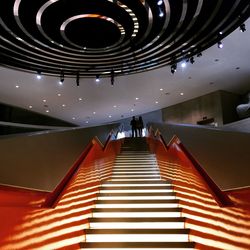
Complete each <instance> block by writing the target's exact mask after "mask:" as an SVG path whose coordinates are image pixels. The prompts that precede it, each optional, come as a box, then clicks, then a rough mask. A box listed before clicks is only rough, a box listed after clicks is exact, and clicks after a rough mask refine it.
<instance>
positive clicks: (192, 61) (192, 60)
mask: <svg viewBox="0 0 250 250" xmlns="http://www.w3.org/2000/svg"><path fill="white" fill-rule="evenodd" d="M189 61H190V63H191V64H194V62H195V61H194V57H193V56H192V57H190V59H189Z"/></svg>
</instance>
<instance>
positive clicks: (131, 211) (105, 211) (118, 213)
mask: <svg viewBox="0 0 250 250" xmlns="http://www.w3.org/2000/svg"><path fill="white" fill-rule="evenodd" d="M181 211H182V209H181V208H93V209H92V215H93V217H95V218H100V217H102V218H103V217H105V218H131V217H133V218H134V217H136V218H146V217H150V218H152V217H153V218H159V217H160V218H161V217H167V218H169V217H181Z"/></svg>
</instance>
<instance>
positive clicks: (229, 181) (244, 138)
mask: <svg viewBox="0 0 250 250" xmlns="http://www.w3.org/2000/svg"><path fill="white" fill-rule="evenodd" d="M151 125H152V126H153V128H154V130H155V129H157V128H159V129H160V131H161V133H162V135H163V137H164V138H165V140H166V142H169V141H170V140H171V138H172V137H173V135H177V136H178V137H179V139H180V140H181V142H182V143H183V144H184V146H185V147H186V148H187V150H188V151H189V152H190V153H191V154H192V155H193V156H194V158H195V159H196V160H197V161H198V162H199V163H200V165H201V166H202V167H203V168H204V169H205V170H206V171H207V173H208V175H209V176H210V177H211V178H212V179H213V180H214V182H215V183H216V184H217V185H218V186H219V187H220V188H221V189H223V190H225V189H232V188H238V187H244V186H250V171H249V162H250V134H249V133H240V132H232V131H222V130H219V129H209V128H204V127H202V126H194V125H177V124H151Z"/></svg>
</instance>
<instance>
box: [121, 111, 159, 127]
mask: <svg viewBox="0 0 250 250" xmlns="http://www.w3.org/2000/svg"><path fill="white" fill-rule="evenodd" d="M139 116H141V117H142V119H143V123H144V126H146V124H147V123H148V122H152V121H153V122H162V111H161V110H156V111H152V112H149V113H144V114H140V115H136V118H138V117H139ZM131 120H132V117H129V118H126V119H122V120H119V121H117V122H118V123H121V124H123V126H124V130H125V131H129V130H131V126H130V121H131Z"/></svg>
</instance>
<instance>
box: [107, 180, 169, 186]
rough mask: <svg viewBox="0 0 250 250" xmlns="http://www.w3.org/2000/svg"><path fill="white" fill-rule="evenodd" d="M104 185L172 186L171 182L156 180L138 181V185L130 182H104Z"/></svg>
mask: <svg viewBox="0 0 250 250" xmlns="http://www.w3.org/2000/svg"><path fill="white" fill-rule="evenodd" d="M103 184H135V185H136V184H171V181H165V180H154V181H148V180H147V181H137V182H136V183H135V182H134V181H133V182H130V181H115V180H113V181H111V180H108V181H104V182H103Z"/></svg>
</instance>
